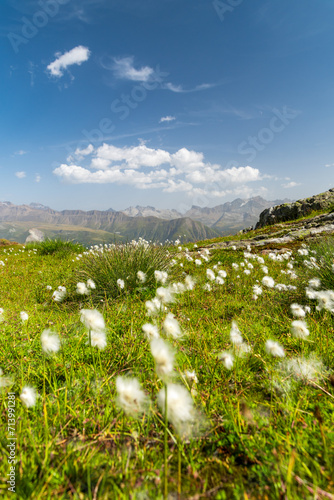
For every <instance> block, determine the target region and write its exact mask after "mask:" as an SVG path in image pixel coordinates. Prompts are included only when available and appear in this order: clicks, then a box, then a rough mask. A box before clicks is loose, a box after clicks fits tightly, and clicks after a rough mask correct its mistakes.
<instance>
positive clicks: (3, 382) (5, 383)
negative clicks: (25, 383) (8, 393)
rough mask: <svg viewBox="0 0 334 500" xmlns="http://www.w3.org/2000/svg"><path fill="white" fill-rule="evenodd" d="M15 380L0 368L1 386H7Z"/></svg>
mask: <svg viewBox="0 0 334 500" xmlns="http://www.w3.org/2000/svg"><path fill="white" fill-rule="evenodd" d="M12 384H13V380H12V379H11V378H10V377H6V376H5V375H4V374H3V371H2V369H1V368H0V388H1V387H7V386H8V385H12Z"/></svg>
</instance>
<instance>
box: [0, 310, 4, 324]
mask: <svg viewBox="0 0 334 500" xmlns="http://www.w3.org/2000/svg"><path fill="white" fill-rule="evenodd" d="M4 312H5V311H4V309H3V308H2V307H0V323H1V322H2V321H3V320H4Z"/></svg>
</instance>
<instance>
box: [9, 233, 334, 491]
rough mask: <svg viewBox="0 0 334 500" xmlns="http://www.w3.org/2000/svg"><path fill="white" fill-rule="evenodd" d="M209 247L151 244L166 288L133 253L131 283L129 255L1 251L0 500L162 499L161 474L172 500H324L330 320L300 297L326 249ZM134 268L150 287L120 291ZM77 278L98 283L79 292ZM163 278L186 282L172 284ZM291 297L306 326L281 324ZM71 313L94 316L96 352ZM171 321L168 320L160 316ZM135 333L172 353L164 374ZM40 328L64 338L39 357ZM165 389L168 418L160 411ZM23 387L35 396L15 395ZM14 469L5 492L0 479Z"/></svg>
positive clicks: (330, 445) (289, 318) (332, 403)
mask: <svg viewBox="0 0 334 500" xmlns="http://www.w3.org/2000/svg"><path fill="white" fill-rule="evenodd" d="M271 230H272V228H270V231H271ZM240 237H241V236H240ZM207 244H209V242H203V243H202V247H203V248H202V249H201V250H200V253H198V248H196V246H194V245H190V246H189V249H190V248H191V249H192V251H191V252H188V251H187V250H186V248H185V246H183V247H182V249H181V250H180V249H177V248H176V247H172V248H170V249H169V251H168V250H167V249H163V250H161V251H163V252H165V254H166V255H165V257H164V258H166V259H167V260H168V261H169V267H168V271H167V272H168V279H167V281H166V283H164V285H162V283H158V282H156V281H155V280H154V278H153V277H152V276H154V274H152V272H153V271H152V270H153V269H154V265H153V264H152V262H150V260H146V261H145V262H146V264H145V266H146V268H144V267H142V266H144V260H140V259H139V258H136V259H137V260H136V259H133V260H132V266H133V273H132V274H133V276H134V278H130V277H129V274H128V270H127V267H126V262H125V261H126V259H127V257H126V254H124V257H123V254H122V257H121V258H118V260H117V258H116V257H117V254H116V257H115V259H116V260H114V264H112V262H110V265H109V264H105V265H104V269H105V273H104V271H103V269H102V271H101V270H100V271H97V270H96V269H97V267H94V268H93V266H92V265H90V262H89V259H93V260H92V261H91V262H94V263H96V262H97V261H98V259H99V255H100V254H101V252H102V251H98V250H97V249H96V250H95V254H94V255H90V256H85V255H82V254H78V253H74V252H73V253H71V252H70V253H68V254H64V253H57V252H56V253H54V254H53V255H40V254H39V252H38V248H36V249H35V250H34V249H32V248H31V247H30V248H29V249H28V248H23V247H20V246H15V247H14V246H13V247H8V246H4V247H0V308H1V310H0V320H1V322H0V329H1V337H2V341H1V349H0V368H1V370H2V372H1V373H0V387H2V388H1V389H0V390H1V393H0V398H1V428H2V429H3V432H2V433H1V436H0V446H1V456H2V460H1V462H0V479H1V480H0V488H1V494H2V497H3V498H5V499H7V498H8V499H9V498H20V499H27V498H34V499H35V500H39V499H50V500H51V499H55V498H57V499H58V498H59V499H64V500H65V499H106V500H107V499H114V498H115V499H116V498H117V499H118V498H120V499H129V498H133V499H143V498H145V499H146V498H149V499H151V498H152V499H162V498H164V497H165V498H167V497H166V493H165V484H166V483H165V478H166V477H167V486H168V492H169V495H170V497H169V498H177V492H178V491H179V497H180V498H184V499H185V498H187V499H199V498H216V499H228V500H229V499H248V500H250V499H252V500H259V499H260V500H261V499H264V500H265V499H266V500H272V499H277V500H280V499H286V498H287V499H289V500H290V499H304V498H305V499H307V498H319V499H322V498H329V499H330V498H334V481H333V477H334V465H333V464H334V429H333V411H334V396H333V393H334V378H333V369H334V361H333V360H334V326H333V316H332V312H331V310H330V308H328V307H327V306H328V304H329V303H330V299H329V298H328V300H327V303H326V307H327V309H326V307H324V306H322V307H320V305H319V304H320V302H319V301H318V300H316V299H311V298H310V294H308V296H307V295H306V287H309V285H308V281H309V279H311V278H313V277H316V276H317V275H318V274H319V273H320V271H321V269H320V270H319V269H317V268H316V266H320V261H321V256H322V255H324V254H325V253H326V252H327V253H326V255H327V257H326V258H327V260H326V262H327V264H326V265H327V267H328V266H330V265H331V256H332V255H333V253H334V245H333V243H332V242H330V243H329V244H327V246H325V249H324V248H322V249H320V250H319V251H318V252H319V253H313V249H312V248H311V249H309V248H305V247H303V248H302V249H301V251H298V250H297V249H294V251H293V253H292V252H291V253H287V252H285V253H283V254H281V256H279V257H277V254H269V255H268V253H267V254H266V253H254V252H252V253H250V252H246V253H244V252H242V251H236V250H232V249H229V250H222V249H217V250H212V251H211V252H209V251H207V252H206V251H205V248H204V247H205V246H206V245H207ZM315 251H316V250H315ZM102 255H105V254H102ZM328 256H329V257H328ZM94 259H97V261H96V260H94ZM314 259H316V260H315V261H314ZM161 262H163V261H161ZM323 265H325V264H323ZM108 266H109V267H108ZM152 266H153V267H152ZM263 266H266V267H267V270H266V269H265V268H264V267H263ZM326 269H327V268H326ZM137 270H141V271H143V272H147V280H146V282H145V283H141V282H140V280H139V278H138V282H137V284H136V283H135V284H133V281H132V282H131V283H132V285H131V286H130V280H131V279H134V280H136V272H137ZM159 270H160V271H162V270H163V269H159ZM208 270H209V271H208ZM130 271H132V270H131V269H130ZM327 271H328V272H327ZM327 271H326V272H327V274H326V276H327V277H328V279H329V281H326V289H328V288H329V287H330V283H331V281H330V279H331V272H332V271H331V269H330V267H328V269H327ZM98 272H99V273H100V274H97V273H98ZM321 272H322V271H321ZM94 273H95V274H94ZM122 273H123V274H122ZM124 273H125V274H124ZM225 273H226V276H225ZM79 276H80V281H84V280H85V282H86V280H87V278H91V279H93V280H94V281H95V282H96V288H95V289H94V288H90V289H88V292H87V294H83V295H82V294H81V295H80V294H78V293H77V291H76V288H77V282H78V281H79ZM110 276H112V278H110ZM187 276H191V277H192V278H193V280H194V282H195V285H194V287H193V288H192V287H191V282H190V281H189V278H188V281H187V280H186V277H187ZM266 276H267V278H265V277H266ZM108 277H109V278H108ZM117 277H119V278H120V279H123V280H124V288H122V283H121V282H120V283H119V284H117V283H116V282H115V281H116V278H117ZM268 277H270V278H273V280H274V284H273V283H271V281H270V280H268ZM264 278H265V279H264ZM263 279H264V282H263ZM127 280H128V281H127ZM111 282H112V283H111ZM175 282H178V283H183V289H182V286H181V285H180V284H179V285H177V286H174V288H171V283H175ZM106 283H108V284H109V285H110V284H111V285H112V286H111V287H110V286H109V288H108V287H107V286H106ZM265 283H266V284H265ZM332 283H333V288H334V280H333V281H332ZM254 285H258V286H259V287H261V289H262V293H261V294H260V292H259V288H256V289H255V290H258V291H257V293H256V292H255V290H254V289H253V287H254ZM271 285H274V286H271ZM278 285H279V286H278ZM59 286H64V287H66V289H67V296H66V297H65V299H64V300H63V301H61V302H57V301H55V300H54V299H53V298H52V295H53V293H54V291H55V290H57V289H58V287H59ZM162 286H163V287H164V289H165V291H164V290H161V289H160V290H159V288H160V287H162ZM323 286H324V285H323ZM321 288H323V287H321V286H320V289H321ZM157 289H158V290H157ZM166 289H167V292H166ZM80 290H84V288H83V287H81V288H80ZM130 291H131V294H130ZM176 292H178V293H176ZM109 293H110V295H109V296H108V294H109ZM155 293H157V294H158V295H159V297H160V298H161V297H164V300H165V302H166V304H165V307H166V308H167V310H161V312H160V313H159V314H158V315H157V316H152V315H151V316H148V315H147V312H148V311H149V310H151V309H148V306H147V305H146V304H145V302H146V301H147V300H150V299H152V297H154V295H155ZM101 296H102V297H104V298H102V299H101V298H100V297H101ZM97 299H98V300H97ZM319 300H320V299H319ZM331 300H332V299H331ZM296 303H297V304H299V305H300V306H301V307H300V308H299V309H298V308H296V307H295V308H294V309H293V311H294V314H296V311H299V314H302V313H301V311H304V313H305V317H304V318H303V317H300V318H298V317H295V316H294V315H293V311H292V309H291V304H296ZM150 307H151V306H150ZM308 308H309V310H308ZM82 309H89V310H98V311H99V312H100V313H101V314H102V315H103V318H104V321H105V332H106V345H105V346H104V344H103V345H102V344H100V347H103V348H101V349H99V348H98V347H97V346H95V347H94V346H92V345H90V343H89V339H93V332H91V333H89V331H87V329H86V328H85V327H84V325H83V323H82V321H81V319H82V315H80V310H82ZM333 310H334V307H333ZM305 311H306V312H305ZM21 312H26V313H27V315H28V319H24V318H25V316H24V315H23V319H22V318H21V315H20V313H21ZM169 312H171V313H172V314H173V315H174V318H172V317H171V316H169V317H168V318H169V322H168V321H167V323H166V317H167V315H168V313H169ZM304 313H303V314H304ZM296 320H301V321H305V323H306V325H307V329H308V332H309V335H307V334H306V331H305V328H306V326H304V327H303V328H301V327H299V328H298V327H295V328H292V322H293V321H296ZM173 321H174V322H173ZM175 321H176V322H175ZM233 321H234V322H236V324H235V325H234V327H233V324H232V322H233ZM145 324H151V325H153V324H155V327H156V330H155V331H158V332H159V334H160V336H161V337H162V338H163V339H164V341H165V342H166V343H167V344H168V345H169V349H172V350H173V351H174V354H175V359H174V363H173V369H172V371H171V373H170V374H169V375H168V374H166V373H167V372H168V370H167V364H165V365H164V367H165V371H163V370H162V368H161V366H162V365H161V364H159V362H158V358H159V356H160V358H159V359H160V363H161V362H162V361H161V360H162V358H163V359H165V358H166V356H167V358H168V355H167V354H164V352H163V349H161V350H160V351H159V356H156V355H155V356H153V354H152V352H153V351H154V347H152V344H151V342H150V341H149V340H148V338H147V334H145V332H144V331H143V329H142V327H143V325H145ZM162 326H163V327H164V328H162ZM147 328H149V329H151V330H152V327H146V331H147ZM177 328H179V330H178V329H177ZM45 330H51V331H53V332H54V333H53V335H56V336H58V338H59V340H60V345H59V346H58V347H60V348H59V350H57V352H55V353H54V354H50V353H49V354H47V353H45V352H44V351H43V349H42V343H41V334H42V332H43V331H45ZM49 333H50V332H49ZM181 333H182V335H181ZM296 334H297V335H299V337H298V336H297V337H296ZM303 336H304V338H301V337H303ZM94 338H95V337H94ZM268 340H272V341H274V342H278V343H279V346H277V345H276V344H267V341H268ZM51 345H54V344H52V342H51ZM164 345H165V344H164ZM270 346H271V347H270ZM44 347H45V346H44ZM168 359H169V358H168ZM159 366H160V371H159ZM157 370H158V373H157ZM119 376H122V377H129V378H130V379H133V378H136V379H137V380H138V381H139V385H140V388H141V390H142V391H144V393H145V395H146V398H149V401H148V399H146V405H144V406H143V408H142V409H141V398H144V396H143V394H142V393H141V392H140V391H139V388H134V385H135V384H134V383H133V384H134V385H133V386H132V389H131V390H130V391H129V392H127V393H126V397H125V396H124V393H121V385H122V383H124V381H123V382H122V379H121V382H122V383H121V382H120V379H118V377H119ZM117 380H118V381H117ZM170 383H173V384H177V385H178V386H181V388H182V389H177V390H176V389H175V387H174V386H171V385H169V384H170ZM166 384H167V401H168V406H167V413H166V411H165V410H166V407H165V406H164V404H162V405H161V404H160V406H159V404H158V402H157V396H158V394H159V393H160V396H159V397H160V399H161V398H162V399H163V397H164V394H165V392H164V391H165V388H166ZM26 386H29V387H31V388H33V389H34V390H35V391H36V394H37V395H38V397H37V398H36V401H33V398H32V397H30V400H29V398H28V399H27V398H25V397H24V394H26V396H27V394H28V396H29V390H28V392H27V389H24V387H26ZM161 391H162V392H161ZM173 391H175V393H173ZM177 391H179V392H177ZM182 391H185V392H182ZM22 394H23V396H22ZM122 394H123V396H122ZM172 394H174V395H175V399H174V400H173V401H170V400H169V395H172ZM176 394H179V395H180V399H178V397H176ZM20 396H21V397H20ZM12 401H15V407H14V410H15V411H13V404H12V403H11V402H12ZM143 401H144V399H143ZM29 402H30V403H33V404H31V405H30V406H29ZM27 403H28V406H27ZM134 408H135V409H134ZM166 415H167V417H168V420H169V422H168V424H167V426H166ZM135 416H137V417H136V418H135ZM12 432H13V433H14V434H11V433H12ZM14 437H15V438H16V439H15V441H12V439H13V438H14ZM13 442H14V443H15V446H14V447H12V448H9V447H8V444H9V443H13ZM11 450H14V454H15V458H16V460H17V461H16V463H15V465H14V466H13V465H11V464H10V463H9V460H10V458H11V455H10V453H11ZM11 466H12V467H14V469H12V470H11V469H10V467H11ZM11 471H12V476H11V477H12V478H13V477H14V483H15V494H14V493H11V492H10V491H8V487H9V484H8V483H6V481H7V480H8V477H9V476H8V475H9V474H10V472H11ZM180 490H181V492H180Z"/></svg>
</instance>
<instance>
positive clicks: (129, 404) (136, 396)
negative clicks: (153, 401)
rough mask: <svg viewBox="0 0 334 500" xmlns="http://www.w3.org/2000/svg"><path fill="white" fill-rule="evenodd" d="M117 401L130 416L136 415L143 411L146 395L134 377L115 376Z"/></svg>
mask: <svg viewBox="0 0 334 500" xmlns="http://www.w3.org/2000/svg"><path fill="white" fill-rule="evenodd" d="M116 389H117V393H118V395H117V403H118V404H119V406H120V407H121V408H122V409H123V410H124V411H125V413H126V414H127V415H130V416H131V417H138V416H139V415H140V414H141V413H143V412H144V411H145V406H146V404H147V400H148V398H147V396H146V395H145V393H144V391H143V390H142V389H141V388H140V385H139V382H138V380H137V379H136V378H126V377H117V379H116Z"/></svg>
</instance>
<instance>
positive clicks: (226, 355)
mask: <svg viewBox="0 0 334 500" xmlns="http://www.w3.org/2000/svg"><path fill="white" fill-rule="evenodd" d="M218 358H219V359H220V360H221V361H222V363H223V365H224V366H225V368H226V369H227V370H232V368H233V364H234V356H233V354H231V353H230V352H228V351H223V352H221V353H219V354H218Z"/></svg>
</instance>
